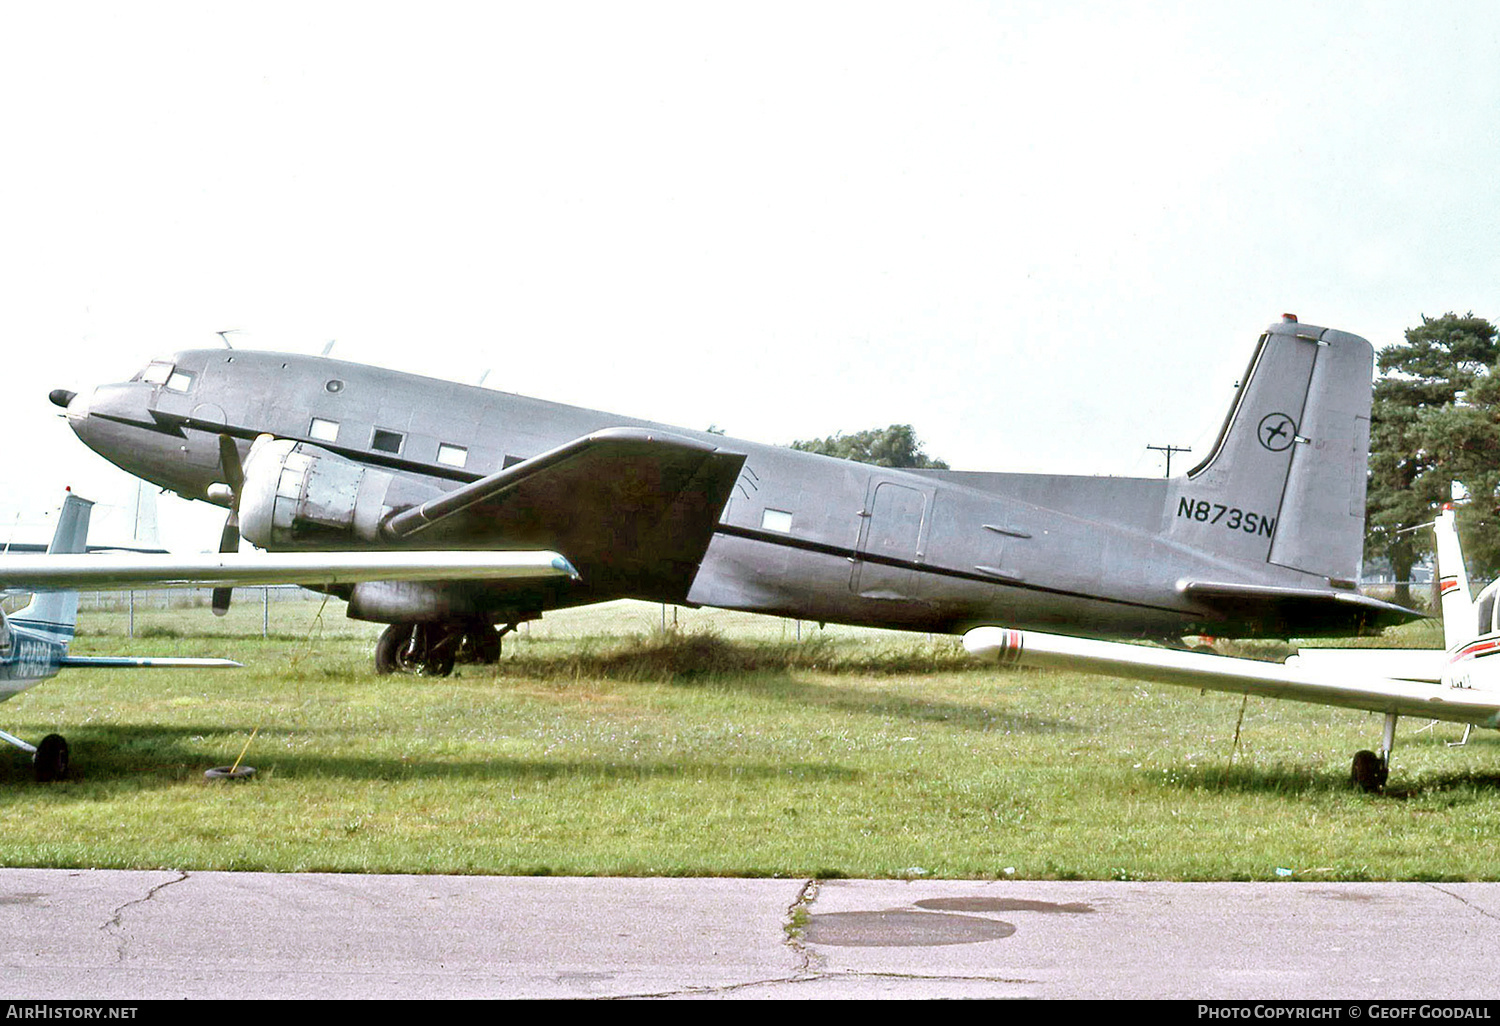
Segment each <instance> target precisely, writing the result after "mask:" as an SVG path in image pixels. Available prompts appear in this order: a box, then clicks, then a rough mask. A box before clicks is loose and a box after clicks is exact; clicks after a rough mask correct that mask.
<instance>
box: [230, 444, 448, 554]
mask: <svg viewBox="0 0 1500 1026" xmlns="http://www.w3.org/2000/svg"><path fill="white" fill-rule="evenodd" d="M395 480H396V478H395V475H393V474H388V473H386V472H385V471H382V470H376V469H374V468H373V467H366V466H362V465H360V464H358V463H355V462H354V461H352V460H346V459H344V457H342V456H338V455H335V454H334V453H331V452H329V451H328V450H327V449H320V448H318V447H317V446H315V445H309V444H307V443H306V442H297V441H293V440H292V439H288V438H272V439H265V438H263V439H261V440H259V441H257V442H256V443H255V445H254V447H253V448H252V449H251V450H250V455H249V457H248V458H247V459H246V460H245V483H244V485H243V487H242V488H241V491H240V534H242V535H243V536H244V537H245V538H247V539H248V540H249V541H251V542H253V543H254V544H256V545H258V546H260V547H261V548H263V549H275V550H278V551H287V550H294V549H314V548H322V549H326V548H329V547H330V546H349V547H360V546H366V545H370V544H373V543H376V542H378V541H379V538H380V521H381V518H382V517H384V516H385V515H386V513H388V512H389V507H388V506H387V505H386V503H387V501H388V493H389V492H390V489H391V485H392V484H393V483H394V482H395ZM433 493H434V494H437V493H436V490H435V489H434V490H433Z"/></svg>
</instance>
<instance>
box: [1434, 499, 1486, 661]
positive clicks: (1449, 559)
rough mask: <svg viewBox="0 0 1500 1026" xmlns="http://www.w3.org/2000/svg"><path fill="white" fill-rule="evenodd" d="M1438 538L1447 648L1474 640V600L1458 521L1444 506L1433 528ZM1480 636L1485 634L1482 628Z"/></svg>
mask: <svg viewBox="0 0 1500 1026" xmlns="http://www.w3.org/2000/svg"><path fill="white" fill-rule="evenodd" d="M1432 527H1433V531H1434V532H1435V533H1436V535H1437V564H1438V565H1437V570H1438V598H1439V601H1441V602H1442V605H1443V644H1444V646H1445V647H1446V648H1450V649H1451V648H1452V647H1453V646H1455V645H1459V644H1462V643H1463V642H1466V641H1470V640H1472V639H1473V638H1474V599H1473V596H1472V594H1471V593H1470V591H1469V571H1468V570H1467V569H1466V568H1465V567H1464V552H1463V546H1462V545H1461V544H1460V543H1459V540H1458V521H1457V518H1456V517H1455V516H1454V515H1453V507H1452V506H1444V507H1443V512H1441V513H1439V514H1438V518H1437V521H1436V522H1435V523H1434V524H1433V525H1432ZM1479 633H1480V634H1483V633H1485V631H1484V630H1483V629H1481V630H1480V631H1479Z"/></svg>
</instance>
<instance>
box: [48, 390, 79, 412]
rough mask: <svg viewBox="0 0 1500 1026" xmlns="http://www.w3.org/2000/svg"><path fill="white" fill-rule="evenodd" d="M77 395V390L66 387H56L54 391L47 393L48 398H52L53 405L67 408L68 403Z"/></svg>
mask: <svg viewBox="0 0 1500 1026" xmlns="http://www.w3.org/2000/svg"><path fill="white" fill-rule="evenodd" d="M77 395H78V393H77V392H69V391H68V390H67V389H66V388H54V389H53V390H52V391H50V392H48V393H47V398H48V399H50V400H52V405H53V406H61V407H62V408H63V409H65V410H66V409H67V408H68V404H69V403H70V402H72V401H73V399H74V397H75V396H77Z"/></svg>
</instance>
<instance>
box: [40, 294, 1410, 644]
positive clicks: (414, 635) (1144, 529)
mask: <svg viewBox="0 0 1500 1026" xmlns="http://www.w3.org/2000/svg"><path fill="white" fill-rule="evenodd" d="M1127 358H1128V357H1127ZM1372 363H1373V356H1372V349H1371V347H1370V344H1369V343H1368V342H1367V341H1365V340H1364V339H1362V338H1360V337H1358V336H1357V335H1351V334H1348V333H1345V332H1341V331H1335V330H1333V329H1330V328H1318V327H1313V326H1311V325H1308V324H1301V323H1298V321H1297V319H1296V318H1295V317H1292V316H1290V315H1287V316H1286V317H1285V318H1284V319H1283V320H1282V321H1281V322H1280V323H1278V324H1273V325H1272V326H1271V327H1270V328H1269V329H1267V331H1266V332H1265V334H1263V335H1262V336H1261V338H1260V341H1259V344H1258V345H1257V346H1256V348H1255V351H1254V354H1253V355H1252V357H1251V361H1250V365H1249V368H1248V369H1247V371H1246V372H1245V376H1244V378H1243V379H1242V381H1241V382H1240V385H1239V387H1238V390H1237V392H1236V395H1235V397H1234V400H1233V403H1232V405H1231V407H1230V410H1229V414H1228V416H1227V417H1226V418H1225V422H1224V427H1223V429H1222V430H1221V431H1220V434H1219V437H1218V441H1217V442H1216V443H1215V445H1214V447H1213V449H1212V451H1211V452H1210V453H1209V454H1208V456H1207V458H1206V459H1205V460H1204V461H1203V462H1202V463H1201V464H1200V465H1199V466H1197V467H1196V468H1194V469H1193V470H1191V471H1189V472H1188V473H1187V474H1185V475H1181V476H1178V477H1173V478H1170V479H1162V478H1152V479H1130V478H1118V477H1080V476H1068V475H1058V474H1008V473H985V472H961V471H939V470H893V469H888V468H883V467H875V466H868V465H864V464H859V463H853V462H850V461H848V460H840V459H834V458H831V457H828V456H820V455H817V454H814V453H806V452H797V451H794V450H791V449H787V448H784V447H781V446H775V445H764V444H759V443H755V442H748V441H741V440H736V439H730V438H725V437H722V436H719V435H715V434H710V433H707V432H700V431H690V430H686V429H682V428H675V427H671V426H670V425H666V424H660V423H655V422H651V421H645V420H639V419H636V418H631V417H625V416H620V415H618V414H612V413H605V412H602V411H598V410H586V409H580V408H578V407H573V406H565V405H562V404H559V403H551V402H543V401H540V400H536V399H528V398H526V397H524V396H519V395H511V394H507V393H504V392H497V391H494V390H492V389H486V388H478V387H473V386H466V385H459V384H455V383H453V382H448V381H440V380H436V379H433V378H428V377H422V376H419V375H415V374H406V373H401V372H398V371H393V370H388V369H384V368H380V367H369V366H362V365H359V364H354V363H347V362H344V361H339V360H330V359H327V358H324V357H315V356H300V355H294V354H287V353H267V352H254V351H249V350H242V349H235V350H223V349H219V350H214V349H199V350H188V351H185V352H179V353H176V354H174V355H173V356H171V357H169V358H166V359H162V360H156V361H153V362H151V363H150V364H149V365H147V366H146V367H145V368H144V369H143V370H142V371H141V372H140V373H139V374H137V375H136V376H135V377H134V378H133V379H132V380H130V381H125V382H119V383H116V384H107V385H99V386H98V387H96V388H92V389H89V390H86V391H83V392H73V391H69V390H66V389H57V390H55V391H53V392H52V394H51V396H50V398H51V400H52V402H53V403H54V404H56V405H58V406H60V407H63V408H64V409H66V411H67V419H68V423H69V425H70V426H71V427H72V428H73V431H74V432H75V433H76V434H77V435H78V437H79V438H81V439H82V440H83V441H84V442H85V443H86V444H88V445H89V446H90V447H91V448H93V449H94V450H95V451H97V452H98V453H100V454H101V455H103V456H104V457H105V458H106V459H109V460H110V461H112V462H113V463H115V464H117V465H119V466H120V467H122V468H124V469H125V470H127V471H129V472H130V473H132V474H135V475H137V476H139V477H142V478H145V479H147V480H149V481H152V482H154V483H156V484H158V485H161V486H163V487H165V488H169V489H171V490H173V491H175V492H177V493H178V494H180V495H183V496H185V497H187V498H192V499H206V500H208V501H210V502H213V503H216V504H218V505H220V506H225V507H227V508H228V509H229V516H228V518H227V520H226V522H225V525H224V532H223V540H222V543H221V548H222V549H223V550H225V551H231V550H233V549H234V548H236V547H237V546H238V544H239V541H240V538H241V536H243V537H244V538H246V539H248V540H249V541H251V542H253V543H254V544H256V545H258V546H260V547H261V548H263V549H267V550H270V551H281V552H291V551H332V550H344V551H357V550H361V549H400V550H407V551H411V550H421V549H452V550H506V549H530V548H540V549H550V550H555V551H557V552H561V553H563V554H564V555H566V556H567V557H568V559H569V560H571V561H572V563H573V564H574V565H575V566H576V567H577V568H578V569H579V571H580V572H581V576H580V577H579V578H578V579H567V580H564V579H555V580H545V581H544V580H512V581H497V582H491V583H483V584H468V583H465V582H459V581H444V580H438V581H427V582H422V583H411V584H405V585H403V584H401V583H399V582H390V581H370V582H367V583H360V584H354V585H335V586H333V587H332V589H331V590H332V591H333V592H334V593H335V594H337V595H338V596H339V597H340V598H344V599H346V600H347V601H348V607H347V612H348V615H349V616H351V617H353V618H356V619H363V620H370V621H375V622H378V623H386V624H389V625H390V627H389V628H388V629H387V631H386V633H385V635H383V636H382V640H381V644H380V645H378V646H377V648H376V668H377V669H378V670H380V671H382V672H390V671H392V670H395V669H402V668H403V667H402V666H400V665H397V664H396V663H394V662H393V661H392V660H390V659H389V658H387V656H386V653H388V652H390V651H393V650H397V649H399V650H401V651H406V652H408V653H410V655H411V658H410V659H409V660H408V661H407V663H406V667H405V668H408V669H409V668H423V667H425V668H428V669H429V672H433V671H435V670H436V669H440V668H441V666H442V665H443V663H444V661H445V660H446V658H447V657H446V655H445V653H447V652H448V651H451V649H452V648H453V647H454V646H455V645H457V644H461V643H463V639H465V638H469V639H473V641H474V645H475V647H477V648H478V649H480V650H481V651H483V652H485V653H486V654H487V656H488V657H490V658H494V657H498V655H499V647H500V646H499V636H498V634H497V633H496V632H497V630H499V631H500V633H503V631H504V630H509V629H511V628H513V627H514V626H515V625H516V624H517V623H520V622H522V621H525V620H530V619H534V618H536V617H539V616H541V615H542V614H543V613H544V612H545V611H547V610H551V609H557V608H562V607H567V606H577V605H583V604H586V603H591V602H602V601H605V600H609V599H616V598H637V599H646V600H649V601H654V602H672V603H676V604H680V605H687V606H711V607H717V608H722V609H739V610H746V611H750V612H758V613H769V614H772V615H777V616H786V617H795V618H798V619H802V620H815V621H827V622H833V623H849V624H859V625H865V626H875V627H890V628H897V629H903V630H916V631H930V632H939V633H961V632H963V631H964V630H967V629H968V628H970V627H973V626H975V625H978V624H986V623H997V622H1002V623H1011V624H1015V625H1016V626H1020V627H1035V628H1039V629H1043V630H1047V629H1062V630H1070V631H1075V632H1077V633H1079V634H1087V635H1090V636H1093V637H1115V638H1120V637H1124V638H1167V637H1172V636H1181V635H1186V634H1194V633H1212V634H1215V635H1218V636H1220V637H1237V636H1245V635H1270V636H1275V637H1287V636H1295V637H1307V636H1310V635H1325V634H1351V633H1358V632H1360V631H1363V630H1366V629H1369V628H1373V627H1379V626H1382V625H1384V624H1389V623H1399V622H1402V621H1405V620H1407V619H1411V618H1414V617H1415V616H1417V614H1415V613H1413V612H1412V611H1411V610H1407V609H1403V608H1401V607H1400V606H1396V605H1392V604H1390V603H1386V602H1380V601H1377V600H1375V599H1372V598H1369V597H1366V596H1363V595H1361V594H1359V592H1358V591H1357V590H1356V588H1355V580H1356V578H1357V576H1358V573H1359V562H1360V556H1361V551H1362V546H1363V541H1364V494H1365V477H1366V457H1367V450H1368V443H1369V428H1370V379H1371V371H1372ZM1019 387H1024V386H1023V383H1019V382H1016V383H1012V382H1002V383H999V387H997V389H996V401H997V402H1004V401H1005V391H1006V389H1007V388H1019ZM262 435H269V436H271V438H270V439H269V440H265V439H261V438H260V436H262ZM227 601H228V596H227V593H225V594H223V595H221V596H220V600H219V601H216V602H215V606H216V608H223V607H224V606H225V605H227Z"/></svg>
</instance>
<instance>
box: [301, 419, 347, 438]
mask: <svg viewBox="0 0 1500 1026" xmlns="http://www.w3.org/2000/svg"><path fill="white" fill-rule="evenodd" d="M307 437H308V438H311V439H313V440H314V441H317V442H337V441H338V440H339V422H338V421H336V420H324V419H323V418H322V417H314V418H313V419H312V425H311V426H310V427H309V428H308V429H307Z"/></svg>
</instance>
